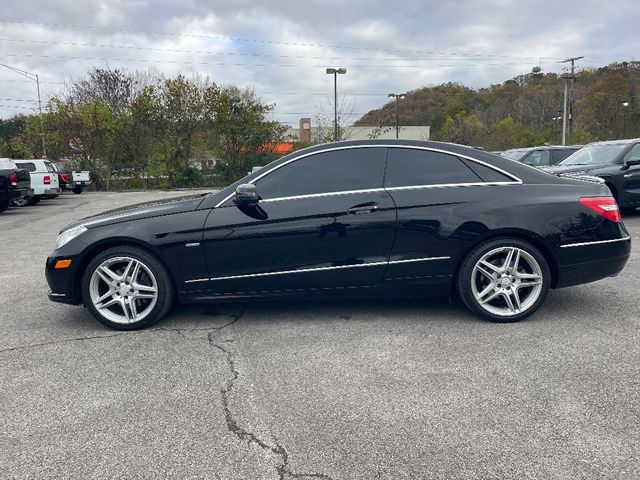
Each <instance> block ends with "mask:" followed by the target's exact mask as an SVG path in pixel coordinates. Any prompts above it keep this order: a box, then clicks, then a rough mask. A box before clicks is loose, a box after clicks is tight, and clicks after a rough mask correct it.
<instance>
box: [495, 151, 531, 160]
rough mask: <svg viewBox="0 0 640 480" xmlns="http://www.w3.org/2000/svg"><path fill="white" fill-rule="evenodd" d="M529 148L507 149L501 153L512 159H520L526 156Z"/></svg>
mask: <svg viewBox="0 0 640 480" xmlns="http://www.w3.org/2000/svg"><path fill="white" fill-rule="evenodd" d="M528 151H529V150H528V149H526V150H507V151H506V152H502V153H501V154H500V155H502V156H503V157H507V158H510V159H511V160H520V159H521V158H522V157H524V154H525V153H527V152H528Z"/></svg>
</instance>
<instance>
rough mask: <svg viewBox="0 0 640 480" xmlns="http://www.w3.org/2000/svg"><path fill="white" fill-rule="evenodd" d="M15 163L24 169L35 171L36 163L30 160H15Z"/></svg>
mask: <svg viewBox="0 0 640 480" xmlns="http://www.w3.org/2000/svg"><path fill="white" fill-rule="evenodd" d="M16 165H17V166H18V167H20V168H22V169H24V170H29V171H30V172H35V171H36V164H35V163H32V162H16Z"/></svg>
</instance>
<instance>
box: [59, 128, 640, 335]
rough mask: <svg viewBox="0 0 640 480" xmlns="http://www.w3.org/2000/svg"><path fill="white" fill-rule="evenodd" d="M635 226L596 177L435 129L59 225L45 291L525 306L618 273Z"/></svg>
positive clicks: (101, 314)
mask: <svg viewBox="0 0 640 480" xmlns="http://www.w3.org/2000/svg"><path fill="white" fill-rule="evenodd" d="M630 248H631V240H630V237H629V234H628V233H627V230H626V229H625V226H624V225H623V223H622V222H621V220H620V214H619V212H618V209H617V206H616V203H615V200H614V199H613V198H612V197H611V194H610V192H609V190H608V189H607V188H606V187H605V186H604V184H602V183H599V182H588V181H583V180H577V179H570V178H560V177H556V176H553V175H548V174H546V173H544V172H542V171H539V170H537V169H533V168H530V167H527V166H525V165H522V164H520V163H517V162H513V161H511V160H508V159H506V158H502V157H498V156H495V155H492V154H490V153H486V152H482V151H479V150H475V149H472V148H468V147H463V146H456V145H450V144H444V143H437V142H409V141H398V140H396V141H382V140H370V141H363V142H342V143H334V144H325V145H319V146H315V147H312V148H308V149H305V150H300V151H297V152H294V153H291V154H289V155H287V156H285V157H282V158H281V159H279V160H276V161H275V162H273V163H271V164H269V165H267V166H266V167H264V168H263V169H261V170H260V171H258V172H255V173H252V174H249V175H248V176H247V177H245V178H243V179H242V180H240V181H238V182H236V183H235V184H233V185H231V186H229V187H227V188H225V189H223V190H222V191H220V192H217V193H211V194H208V195H204V196H199V197H191V198H183V199H178V200H174V201H170V202H166V203H156V204H150V205H145V206H137V207H129V208H128V209H124V210H119V211H114V212H110V213H104V214H101V215H98V216H95V217H91V218H87V219H84V220H80V221H78V222H75V223H72V224H71V225H68V226H67V227H65V228H64V229H63V230H62V231H61V233H60V236H59V237H58V239H57V241H56V246H55V250H54V251H53V253H52V254H51V255H50V256H49V258H48V260H47V264H46V276H47V281H48V283H49V286H50V287H51V291H50V293H49V297H50V298H51V300H54V301H58V302H65V303H71V304H80V303H84V304H85V305H86V306H87V308H88V309H89V310H90V311H91V313H92V314H93V315H94V316H95V317H96V318H97V319H98V320H99V321H100V322H102V323H103V324H105V325H108V326H109V327H112V328H116V329H135V328H142V327H146V326H148V325H151V324H153V323H154V322H156V321H157V320H159V319H160V318H161V317H162V316H163V315H164V314H165V313H166V312H167V311H168V309H169V307H170V306H171V304H172V303H173V301H174V299H176V298H177V299H179V300H180V301H183V302H221V301H230V300H231V301H236V300H238V299H246V298H254V299H255V298H263V297H270V298H271V297H281V298H290V297H300V296H302V297H327V296H331V297H335V296H346V297H355V296H375V297H381V296H404V297H406V296H448V295H452V294H453V293H454V292H455V293H457V294H458V295H459V296H460V297H461V298H462V301H463V302H464V303H465V304H466V305H467V306H468V307H469V308H470V309H471V310H472V311H474V312H475V313H477V314H479V315H481V316H483V317H485V318H487V319H490V320H494V321H499V322H504V321H516V320H521V319H523V318H525V317H527V316H529V315H531V314H532V313H533V312H535V311H536V310H537V309H538V308H539V307H540V306H541V305H542V303H543V302H544V300H545V298H546V295H547V291H548V289H549V288H559V287H567V286H571V285H577V284H580V283H585V282H592V281H594V280H598V279H601V278H604V277H607V276H610V275H615V274H617V273H618V272H619V271H620V270H621V269H622V268H623V267H624V265H625V263H626V262H627V259H628V258H629V252H630Z"/></svg>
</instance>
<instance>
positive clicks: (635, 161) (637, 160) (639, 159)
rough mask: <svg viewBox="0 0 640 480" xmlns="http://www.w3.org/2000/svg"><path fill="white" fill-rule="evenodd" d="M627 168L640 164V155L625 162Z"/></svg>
mask: <svg viewBox="0 0 640 480" xmlns="http://www.w3.org/2000/svg"><path fill="white" fill-rule="evenodd" d="M625 164H626V166H627V168H628V167H635V166H636V165H640V157H632V158H630V159H629V160H627V161H626V162H625Z"/></svg>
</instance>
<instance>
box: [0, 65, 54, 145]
mask: <svg viewBox="0 0 640 480" xmlns="http://www.w3.org/2000/svg"><path fill="white" fill-rule="evenodd" d="M0 67H5V68H8V69H9V70H11V71H13V72H16V73H17V74H19V75H22V76H23V77H27V78H28V79H30V80H35V82H36V88H37V90H38V112H39V113H40V115H39V116H38V119H39V120H40V141H41V142H42V156H43V157H46V156H47V147H46V145H45V142H44V126H43V124H42V99H41V98H40V78H39V77H38V74H37V73H31V72H27V71H26V70H21V69H19V68H16V67H12V66H11V65H6V64H4V63H0Z"/></svg>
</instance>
